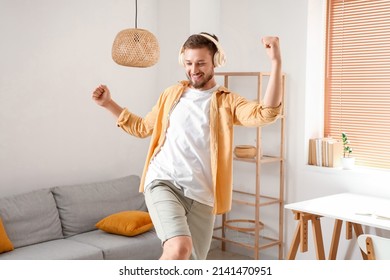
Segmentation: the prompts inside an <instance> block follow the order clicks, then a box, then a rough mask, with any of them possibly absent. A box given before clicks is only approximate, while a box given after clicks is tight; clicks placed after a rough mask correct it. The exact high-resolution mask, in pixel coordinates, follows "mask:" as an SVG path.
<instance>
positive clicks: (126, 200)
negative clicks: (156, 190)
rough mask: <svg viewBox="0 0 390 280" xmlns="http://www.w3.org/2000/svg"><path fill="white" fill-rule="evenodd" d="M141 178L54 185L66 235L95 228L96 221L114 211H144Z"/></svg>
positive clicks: (129, 177) (131, 176)
mask: <svg viewBox="0 0 390 280" xmlns="http://www.w3.org/2000/svg"><path fill="white" fill-rule="evenodd" d="M139 183H140V178H139V176H136V175H130V176H126V177H122V178H118V179H113V180H109V181H105V182H97V183H89V184H78V185H72V186H59V187H54V188H53V189H52V192H53V194H54V198H55V200H56V202H57V207H58V211H59V214H60V219H61V223H62V230H63V234H64V236H65V237H68V236H72V235H75V234H78V233H83V232H87V231H91V230H95V229H96V227H95V224H96V223H97V222H98V221H100V220H101V219H103V218H105V217H107V216H108V215H111V214H113V213H116V212H120V211H125V210H141V211H145V210H146V206H145V200H144V196H143V194H142V193H139V191H138V189H139Z"/></svg>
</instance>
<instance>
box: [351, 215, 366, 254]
mask: <svg viewBox="0 0 390 280" xmlns="http://www.w3.org/2000/svg"><path fill="white" fill-rule="evenodd" d="M352 226H353V229H354V230H355V233H356V238H358V236H359V235H361V234H363V228H362V225H361V224H355V223H352ZM360 253H361V254H362V258H363V260H367V255H366V254H365V253H364V252H363V251H362V250H360Z"/></svg>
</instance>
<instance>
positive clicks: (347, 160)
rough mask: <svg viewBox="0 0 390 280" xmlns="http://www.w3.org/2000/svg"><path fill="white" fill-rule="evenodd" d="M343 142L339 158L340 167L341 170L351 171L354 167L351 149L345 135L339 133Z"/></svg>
mask: <svg viewBox="0 0 390 280" xmlns="http://www.w3.org/2000/svg"><path fill="white" fill-rule="evenodd" d="M341 139H342V141H343V156H342V158H341V166H342V167H343V169H352V168H353V167H354V166H355V158H354V157H351V153H352V148H351V147H350V146H349V144H350V141H349V140H348V136H347V134H346V133H344V132H342V133H341Z"/></svg>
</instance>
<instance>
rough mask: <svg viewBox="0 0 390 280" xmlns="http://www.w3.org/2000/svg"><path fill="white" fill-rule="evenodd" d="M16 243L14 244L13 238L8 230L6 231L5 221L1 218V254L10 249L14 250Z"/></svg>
mask: <svg viewBox="0 0 390 280" xmlns="http://www.w3.org/2000/svg"><path fill="white" fill-rule="evenodd" d="M13 249H14V245H12V242H11V240H9V238H8V235H7V232H6V231H5V228H4V225H3V221H2V220H1V218H0V254H1V253H5V252H8V251H12V250H13Z"/></svg>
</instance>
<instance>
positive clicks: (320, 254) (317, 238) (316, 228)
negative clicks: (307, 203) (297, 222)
mask: <svg viewBox="0 0 390 280" xmlns="http://www.w3.org/2000/svg"><path fill="white" fill-rule="evenodd" d="M311 223H312V226H313V233H314V234H313V236H314V244H315V247H316V255H317V259H318V260H325V250H324V241H323V239H322V230H321V222H320V217H319V216H316V215H313V216H312V218H311Z"/></svg>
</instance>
